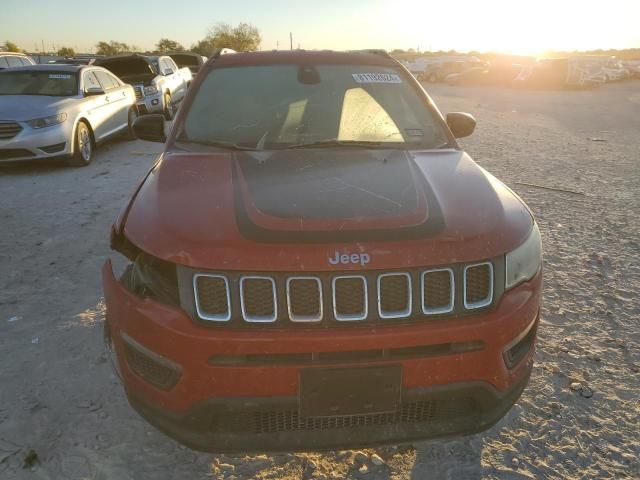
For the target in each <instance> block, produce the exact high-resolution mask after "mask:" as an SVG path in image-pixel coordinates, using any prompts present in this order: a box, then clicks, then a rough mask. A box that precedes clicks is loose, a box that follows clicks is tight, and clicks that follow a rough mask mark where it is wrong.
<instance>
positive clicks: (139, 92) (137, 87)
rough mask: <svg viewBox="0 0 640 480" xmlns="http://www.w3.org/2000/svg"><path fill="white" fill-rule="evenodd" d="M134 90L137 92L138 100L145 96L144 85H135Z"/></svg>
mask: <svg viewBox="0 0 640 480" xmlns="http://www.w3.org/2000/svg"><path fill="white" fill-rule="evenodd" d="M133 92H134V93H135V94H136V100H142V99H143V98H144V91H143V90H142V85H134V86H133Z"/></svg>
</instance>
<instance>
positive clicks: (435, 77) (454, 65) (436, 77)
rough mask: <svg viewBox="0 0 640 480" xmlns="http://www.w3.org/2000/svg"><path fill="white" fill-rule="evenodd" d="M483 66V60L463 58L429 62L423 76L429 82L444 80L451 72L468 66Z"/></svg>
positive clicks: (461, 70)
mask: <svg viewBox="0 0 640 480" xmlns="http://www.w3.org/2000/svg"><path fill="white" fill-rule="evenodd" d="M485 66H486V65H485V64H484V63H483V62H479V61H478V62H468V61H463V60H460V61H451V62H437V63H430V64H429V65H427V67H426V68H425V70H424V73H423V78H424V80H427V81H429V82H431V83H435V82H444V81H445V79H446V78H447V77H448V76H449V75H451V74H454V73H461V72H464V71H465V70H468V69H469V68H474V67H485Z"/></svg>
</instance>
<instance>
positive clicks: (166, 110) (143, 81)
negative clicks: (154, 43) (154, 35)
mask: <svg viewBox="0 0 640 480" xmlns="http://www.w3.org/2000/svg"><path fill="white" fill-rule="evenodd" d="M94 65H99V66H101V67H104V68H106V69H107V70H110V71H111V72H113V73H114V74H115V75H117V76H118V77H119V78H120V79H122V81H123V82H125V83H128V84H130V85H132V86H133V88H134V90H135V93H136V99H137V105H138V111H139V112H140V114H146V113H163V114H164V116H165V118H166V119H167V120H171V119H172V118H173V117H174V115H175V113H176V111H177V109H178V104H179V103H180V102H181V101H182V99H183V98H184V96H185V93H186V91H187V87H188V86H189V85H190V84H191V80H192V78H193V77H192V75H191V70H189V69H188V68H186V67H185V68H178V66H177V65H176V64H175V62H174V61H173V60H172V59H171V57H167V56H159V57H156V56H149V57H146V56H143V55H138V54H127V55H117V56H113V57H104V58H98V59H96V61H95V62H94Z"/></svg>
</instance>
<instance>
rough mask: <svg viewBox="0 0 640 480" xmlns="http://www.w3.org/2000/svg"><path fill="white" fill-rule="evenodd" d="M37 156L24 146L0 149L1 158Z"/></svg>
mask: <svg viewBox="0 0 640 480" xmlns="http://www.w3.org/2000/svg"><path fill="white" fill-rule="evenodd" d="M23 157H35V155H34V154H33V153H32V152H31V151H30V150H26V149H24V148H5V149H0V160H11V159H12V158H23Z"/></svg>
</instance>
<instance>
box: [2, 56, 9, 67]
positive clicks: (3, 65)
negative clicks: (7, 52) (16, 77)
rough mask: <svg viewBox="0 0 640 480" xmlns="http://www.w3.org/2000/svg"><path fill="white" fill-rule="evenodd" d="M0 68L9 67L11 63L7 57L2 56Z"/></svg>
mask: <svg viewBox="0 0 640 480" xmlns="http://www.w3.org/2000/svg"><path fill="white" fill-rule="evenodd" d="M0 68H9V64H8V63H7V60H6V58H5V57H0Z"/></svg>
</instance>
